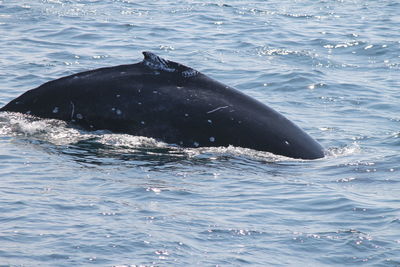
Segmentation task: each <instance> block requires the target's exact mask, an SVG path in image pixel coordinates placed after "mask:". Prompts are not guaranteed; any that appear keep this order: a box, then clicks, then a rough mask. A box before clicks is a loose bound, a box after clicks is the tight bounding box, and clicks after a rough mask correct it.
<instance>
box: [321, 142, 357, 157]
mask: <svg viewBox="0 0 400 267" xmlns="http://www.w3.org/2000/svg"><path fill="white" fill-rule="evenodd" d="M360 151H361V148H360V146H359V144H358V143H357V142H354V143H352V144H350V145H345V146H343V147H331V148H328V149H327V150H326V157H328V158H337V157H343V156H349V155H354V154H357V153H360Z"/></svg>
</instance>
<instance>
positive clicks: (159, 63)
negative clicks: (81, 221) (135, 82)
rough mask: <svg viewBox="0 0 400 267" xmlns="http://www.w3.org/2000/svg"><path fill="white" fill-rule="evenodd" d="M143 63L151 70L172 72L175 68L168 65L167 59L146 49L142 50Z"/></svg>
mask: <svg viewBox="0 0 400 267" xmlns="http://www.w3.org/2000/svg"><path fill="white" fill-rule="evenodd" d="M143 56H144V59H143V63H144V64H145V65H146V66H147V67H149V68H151V69H153V70H163V71H167V72H174V71H175V69H174V68H172V67H170V66H169V61H168V60H165V59H163V58H161V57H159V56H157V55H156V54H153V53H151V52H148V51H144V52H143Z"/></svg>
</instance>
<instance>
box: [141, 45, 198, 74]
mask: <svg viewBox="0 0 400 267" xmlns="http://www.w3.org/2000/svg"><path fill="white" fill-rule="evenodd" d="M142 53H143V56H144V59H143V61H142V63H143V64H145V65H146V66H147V67H149V68H151V69H153V70H157V71H166V72H177V73H179V74H180V75H181V76H182V77H184V78H190V77H193V76H196V75H197V74H198V73H199V72H198V71H197V70H194V69H192V68H189V67H186V66H185V65H182V64H179V63H176V62H173V61H169V60H166V59H163V58H161V57H159V56H157V55H156V54H153V53H151V52H148V51H144V52H142Z"/></svg>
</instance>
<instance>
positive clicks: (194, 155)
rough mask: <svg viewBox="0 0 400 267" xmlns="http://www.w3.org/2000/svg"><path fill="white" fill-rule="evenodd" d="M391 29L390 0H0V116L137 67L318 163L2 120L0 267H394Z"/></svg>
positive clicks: (397, 194)
mask: <svg viewBox="0 0 400 267" xmlns="http://www.w3.org/2000/svg"><path fill="white" fill-rule="evenodd" d="M399 29H400V2H399V1H397V0H382V1H375V0H343V1H334V0H320V1H314V0H304V1H288V0H284V1H282V0H279V1H278V0H273V1H261V0H258V1H257V0H252V1H250V0H249V1H239V0H230V1H228V0H220V1H215V0H209V1H191V0H188V1H180V0H174V1H165V0H161V1H148V0H142V1H133V0H107V1H100V0H34V1H28V0H25V1H24V0H0V106H2V105H4V104H6V103H7V102H8V101H10V100H12V99H13V98H15V97H17V96H18V95H20V94H22V93H23V92H25V91H27V90H29V89H32V88H35V87H37V86H39V85H41V84H42V83H44V82H46V81H49V80H52V79H56V78H59V77H62V76H65V75H70V74H73V73H76V72H80V71H85V70H90V69H95V68H99V67H106V66H113V65H120V64H130V63H136V62H138V61H141V60H142V54H141V52H142V51H152V52H153V53H156V54H158V55H159V56H162V57H164V58H167V59H170V60H173V61H176V62H180V63H182V64H185V65H187V66H190V67H192V68H195V69H197V70H199V71H201V72H203V73H204V74H206V75H208V76H210V77H212V78H214V79H217V80H219V81H221V82H223V83H225V84H228V85H230V86H233V87H235V88H237V89H238V90H240V91H242V92H244V93H245V94H248V95H250V96H252V97H254V98H256V99H258V100H260V101H262V102H263V103H265V104H267V105H268V106H270V107H272V108H274V109H276V110H278V111H279V112H281V113H282V114H284V115H285V116H286V117H288V118H289V119H290V120H292V121H294V122H295V123H296V124H298V125H299V126H300V127H301V128H303V129H304V130H305V131H306V132H307V133H309V134H310V135H311V136H313V137H314V138H315V139H316V140H318V141H319V142H320V143H321V144H322V145H323V146H324V148H325V149H326V157H325V158H323V159H319V160H294V159H289V158H285V157H281V156H276V155H272V154H269V153H264V152H259V151H254V150H249V149H243V148H239V147H226V148H197V149H182V148H177V147H171V146H169V145H167V144H163V143H160V142H157V141H155V140H152V139H148V138H143V137H138V136H129V135H122V134H113V133H110V132H107V131H97V132H86V131H83V130H79V129H74V128H70V127H66V126H65V124H64V123H62V122H59V121H54V120H32V119H30V118H27V117H25V116H23V115H18V114H6V113H2V114H0V266H118V267H123V266H125V267H128V266H400V153H399V151H400V93H399V91H400V30H399ZM232 134H235V133H232Z"/></svg>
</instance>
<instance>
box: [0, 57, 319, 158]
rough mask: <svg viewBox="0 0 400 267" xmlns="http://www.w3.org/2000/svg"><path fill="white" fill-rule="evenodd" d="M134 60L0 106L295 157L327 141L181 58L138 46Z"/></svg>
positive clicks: (312, 154) (183, 142)
mask: <svg viewBox="0 0 400 267" xmlns="http://www.w3.org/2000/svg"><path fill="white" fill-rule="evenodd" d="M142 53H143V56H144V59H143V60H142V61H140V62H138V63H135V64H127V65H119V66H113V67H104V68H99V69H94V70H89V71H84V72H80V73H76V74H72V75H69V76H66V77H62V78H59V79H56V80H52V81H49V82H46V83H44V84H42V85H40V86H39V87H37V88H35V89H32V90H29V91H26V92H25V93H23V94H22V95H21V96H19V97H17V98H15V99H14V100H12V101H11V102H9V103H8V104H6V105H5V106H3V107H2V108H1V109H0V111H6V112H18V113H23V114H29V115H31V116H35V117H39V118H46V119H58V120H63V121H66V122H67V123H68V124H69V125H71V126H73V127H81V128H83V129H86V130H109V131H111V132H115V133H126V134H130V135H135V136H145V137H150V138H154V139H156V140H159V141H162V142H165V143H168V144H171V145H177V146H180V147H192V148H195V147H227V146H235V147H243V148H250V149H254V150H259V151H266V152H270V153H273V154H276V155H282V156H286V157H290V158H296V159H318V158H322V157H324V148H323V147H322V146H321V145H320V144H319V143H318V142H317V141H316V140H315V139H313V138H312V137H311V136H310V135H308V134H307V133H306V132H304V131H303V130H302V129H301V128H300V127H298V126H297V125H296V124H294V123H293V122H292V121H290V120H289V119H287V118H286V117H285V116H283V115H282V114H280V113H279V112H277V111H275V110H274V109H272V108H271V107H269V106H267V105H266V104H264V103H262V102H260V101H258V100H256V99H254V98H253V97H250V96H248V95H247V94H244V93H243V92H241V91H239V90H237V89H235V88H232V87H230V86H228V85H225V84H223V83H221V82H218V81H216V80H214V79H212V78H210V77H208V76H207V75H205V74H203V73H201V72H199V71H197V70H195V69H192V68H190V67H187V66H185V65H183V64H180V63H177V62H174V61H170V60H167V59H163V58H161V57H159V56H157V55H156V54H154V53H151V52H142Z"/></svg>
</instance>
